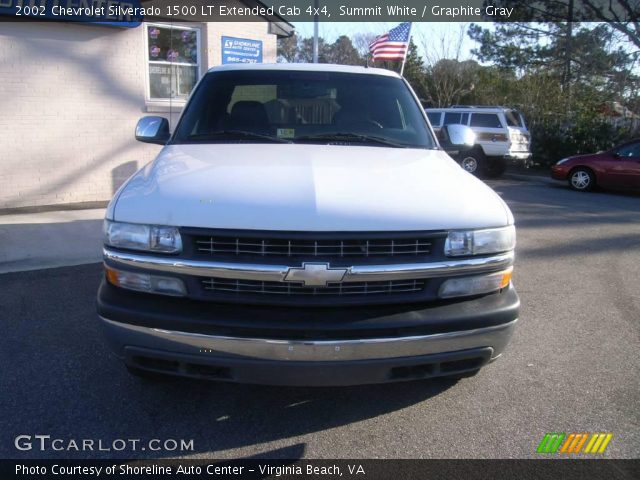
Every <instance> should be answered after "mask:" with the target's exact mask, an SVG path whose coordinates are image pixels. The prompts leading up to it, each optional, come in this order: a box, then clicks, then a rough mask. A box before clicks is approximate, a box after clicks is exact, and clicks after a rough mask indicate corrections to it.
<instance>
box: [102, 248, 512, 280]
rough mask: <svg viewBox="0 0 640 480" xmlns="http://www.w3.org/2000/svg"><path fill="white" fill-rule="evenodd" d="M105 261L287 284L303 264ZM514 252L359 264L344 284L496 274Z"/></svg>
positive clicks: (115, 256)
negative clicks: (471, 256) (462, 257)
mask: <svg viewBox="0 0 640 480" xmlns="http://www.w3.org/2000/svg"><path fill="white" fill-rule="evenodd" d="M103 255H104V259H105V260H108V261H111V262H113V263H115V264H120V265H126V266H129V267H137V268H144V269H147V270H156V271H161V272H168V273H176V274H183V275H194V276H198V277H216V278H230V279H234V280H259V281H264V282H284V281H285V280H284V279H285V277H286V276H287V272H288V271H289V268H291V267H293V268H297V267H300V265H299V264H298V265H264V264H249V263H225V262H212V261H206V260H187V259H180V258H175V257H169V256H167V257H159V256H153V255H143V254H137V253H129V252H118V251H115V250H110V249H107V248H103ZM513 259H514V254H513V252H507V253H501V254H499V255H493V256H491V257H480V258H465V259H451V260H446V261H441V262H431V263H400V264H394V265H356V266H353V267H349V268H348V269H347V273H346V274H345V276H344V278H343V279H342V282H343V283H344V282H373V281H387V280H389V281H390V280H407V279H411V280H413V279H420V278H434V277H447V276H453V275H466V274H474V273H482V272H487V271H495V270H499V269H501V268H507V267H509V266H510V265H512V264H513Z"/></svg>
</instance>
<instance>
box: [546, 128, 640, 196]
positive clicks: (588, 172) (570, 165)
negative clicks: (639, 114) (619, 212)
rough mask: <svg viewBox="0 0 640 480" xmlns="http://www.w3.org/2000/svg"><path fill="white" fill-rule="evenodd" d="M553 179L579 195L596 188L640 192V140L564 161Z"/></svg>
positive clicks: (556, 166) (552, 173)
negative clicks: (581, 192)
mask: <svg viewBox="0 0 640 480" xmlns="http://www.w3.org/2000/svg"><path fill="white" fill-rule="evenodd" d="M551 176H552V177H553V178H554V179H556V180H566V181H568V182H569V186H570V187H571V188H573V189H574V190H579V191H588V190H593V189H594V188H596V187H601V188H611V189H621V190H637V191H640V139H636V140H632V141H630V142H627V143H623V144H621V145H618V146H616V147H614V148H612V149H611V150H607V151H606V152H599V153H593V154H589V155H576V156H573V157H568V158H564V159H562V160H560V161H559V162H558V163H556V164H555V165H554V166H553V167H551Z"/></svg>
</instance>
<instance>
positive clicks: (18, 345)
mask: <svg viewBox="0 0 640 480" xmlns="http://www.w3.org/2000/svg"><path fill="white" fill-rule="evenodd" d="M100 277H101V267H100V265H99V264H93V265H85V266H79V267H67V268H58V269H50V270H39V271H31V272H21V273H10V274H6V275H2V276H0V305H2V313H1V315H2V317H3V322H2V323H3V324H4V326H5V329H6V332H7V334H6V335H3V336H2V337H1V340H0V362H1V364H2V365H4V366H10V368H8V369H7V370H5V374H3V376H2V377H3V378H2V381H1V383H2V385H0V388H1V390H2V392H3V394H2V396H1V398H0V431H2V432H3V438H2V441H1V443H0V445H2V448H1V449H0V456H1V457H9V458H16V457H18V458H43V457H44V458H47V457H51V458H68V457H69V456H71V457H72V458H87V457H88V458H101V457H102V458H154V457H157V458H161V457H168V456H179V455H193V454H204V453H206V454H208V455H210V456H212V457H215V456H216V452H221V451H224V450H229V449H236V448H241V447H246V446H255V445H259V444H261V443H266V442H272V441H276V440H286V439H291V438H295V437H297V436H299V435H303V434H307V433H311V432H319V431H322V430H326V429H331V428H333V427H337V426H341V425H345V424H350V423H353V422H358V421H360V420H364V419H370V418H374V417H377V416H380V415H384V414H385V413H387V412H393V411H397V410H399V409H403V408H406V407H409V406H411V405H413V404H415V403H418V402H423V401H425V400H428V399H429V398H431V397H433V396H435V395H438V394H440V393H441V392H443V391H444V390H446V389H448V388H450V387H451V386H453V385H454V384H455V382H454V381H449V380H436V381H432V382H410V383H397V384H390V385H371V386H363V387H349V388H285V387H262V386H251V385H235V384H225V383H209V382H197V381H192V380H182V379H171V380H166V381H160V382H150V381H146V380H141V379H138V378H135V377H131V376H130V375H129V374H128V373H127V372H126V371H125V368H124V366H123V365H122V364H121V363H120V362H119V361H118V360H117V359H116V358H115V357H113V356H112V355H111V354H110V352H109V351H108V349H107V347H106V343H105V342H104V339H103V338H102V335H101V332H100V331H99V329H98V323H97V321H96V313H95V305H94V302H95V293H96V291H97V288H98V283H99V280H100ZM21 434H30V435H35V434H46V435H51V436H52V438H56V437H58V438H63V439H71V438H73V439H83V438H88V439H96V440H97V439H103V440H104V441H105V442H107V443H110V442H112V441H113V439H118V438H124V439H131V438H133V439H136V438H139V439H142V440H143V441H145V440H147V441H148V440H149V439H156V438H157V439H176V440H179V439H184V440H187V441H188V440H191V439H192V440H193V443H194V447H195V448H194V451H188V452H179V451H178V452H150V451H144V452H142V451H138V452H131V451H130V450H128V451H125V452H113V451H111V452H97V451H93V452H91V451H89V452H79V453H77V452H72V453H71V455H70V454H69V453H68V452H55V451H47V452H41V451H37V450H35V449H34V450H31V451H25V452H19V451H17V450H16V449H15V447H14V444H13V442H14V438H15V437H16V436H17V435H21ZM361 441H362V442H363V443H366V442H367V439H366V438H362V439H361ZM265 450H272V448H269V447H266V448H265ZM291 454H292V452H291V451H289V450H288V449H283V450H282V449H281V450H277V449H276V450H272V451H268V452H267V453H265V455H269V456H270V458H274V457H278V456H280V455H281V456H282V457H281V458H290V455H291Z"/></svg>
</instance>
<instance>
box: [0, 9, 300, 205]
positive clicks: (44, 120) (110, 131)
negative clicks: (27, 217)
mask: <svg viewBox="0 0 640 480" xmlns="http://www.w3.org/2000/svg"><path fill="white" fill-rule="evenodd" d="M238 1H240V0H238ZM227 3H232V2H227ZM254 3H255V2H254ZM242 4H244V5H246V4H251V2H250V1H245V0H243V1H242ZM270 20H273V19H270ZM0 25H1V27H0V131H1V132H2V133H1V134H0V210H5V209H12V208H17V207H28V206H41V205H57V204H69V203H77V202H95V201H105V200H108V199H110V198H111V196H112V195H113V193H114V192H115V190H116V189H117V188H118V187H119V186H120V185H121V184H122V182H123V181H124V180H126V179H127V178H128V177H129V176H130V175H131V174H132V173H134V172H135V171H136V170H137V169H139V168H140V167H142V166H143V165H145V164H146V163H147V162H149V161H150V160H152V159H153V157H154V156H155V155H156V153H157V152H158V150H159V149H160V147H157V146H154V145H148V144H142V143H139V142H136V141H135V140H134V129H135V125H136V122H137V121H138V119H139V118H140V117H141V116H144V115H162V116H166V117H167V118H170V120H171V124H172V127H173V125H174V124H175V121H176V119H177V116H178V115H179V113H180V111H181V110H182V107H183V106H184V104H185V100H186V98H187V95H188V94H189V92H190V91H191V88H192V87H193V85H194V83H195V82H196V81H197V80H198V78H199V77H200V76H201V75H202V74H204V73H205V72H206V70H207V69H208V68H211V67H213V66H215V65H219V64H221V63H229V62H237V61H244V60H243V59H242V58H240V57H237V56H235V57H234V56H233V55H231V54H229V52H228V51H223V50H224V49H223V45H231V44H224V43H223V42H225V40H226V41H229V42H234V41H235V42H236V45H235V46H236V47H237V46H238V45H239V46H240V49H242V45H248V50H249V53H248V55H250V57H251V58H250V59H249V61H258V62H259V61H262V62H265V63H269V62H275V61H276V41H277V37H278V36H284V35H288V34H290V33H291V31H292V27H291V25H289V24H288V23H286V22H284V21H282V22H279V21H278V22H274V21H269V20H267V19H264V21H249V22H228V23H223V22H215V23H193V22H189V23H168V22H167V21H166V19H163V18H145V19H144V22H142V23H141V24H139V25H137V26H134V25H129V26H128V28H125V27H123V26H122V25H104V24H96V23H73V22H62V21H48V22H3V23H0ZM231 46H234V45H231ZM234 52H235V53H237V52H238V51H237V50H235V51H231V53H234Z"/></svg>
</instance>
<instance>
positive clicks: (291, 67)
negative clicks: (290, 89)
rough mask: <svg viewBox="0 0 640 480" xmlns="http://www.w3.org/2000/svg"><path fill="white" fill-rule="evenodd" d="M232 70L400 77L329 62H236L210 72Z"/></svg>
mask: <svg viewBox="0 0 640 480" xmlns="http://www.w3.org/2000/svg"><path fill="white" fill-rule="evenodd" d="M230 70H279V71H295V72H338V73H358V74H368V75H384V76H387V77H400V75H398V74H397V73H396V72H392V71H391V70H387V69H384V68H372V67H365V66H352V65H335V64H328V63H236V64H228V65H219V66H217V67H213V68H210V69H209V70H208V71H209V72H226V71H230Z"/></svg>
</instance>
